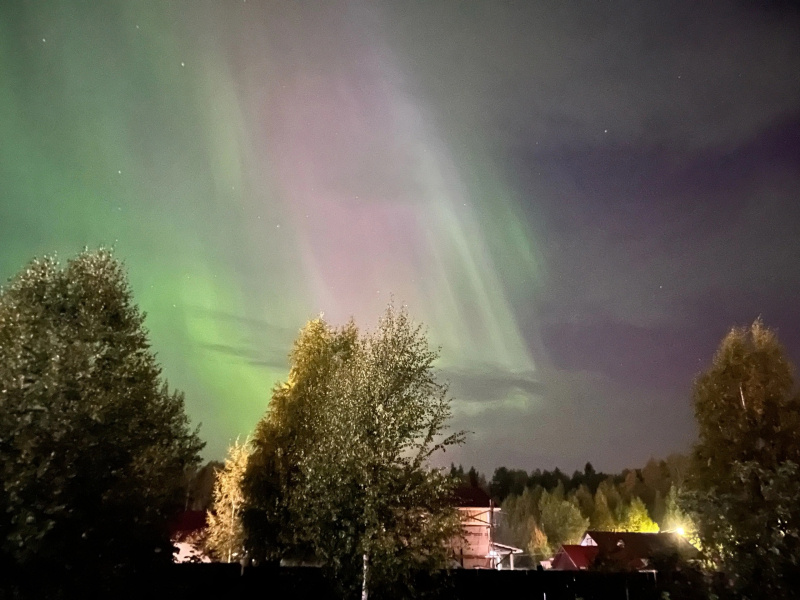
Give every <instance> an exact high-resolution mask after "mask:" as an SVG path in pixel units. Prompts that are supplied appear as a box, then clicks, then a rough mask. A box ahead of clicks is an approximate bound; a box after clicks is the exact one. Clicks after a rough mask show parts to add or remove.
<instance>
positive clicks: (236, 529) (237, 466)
mask: <svg viewBox="0 0 800 600" xmlns="http://www.w3.org/2000/svg"><path fill="white" fill-rule="evenodd" d="M249 456H250V449H249V447H248V443H247V442H245V443H243V444H242V443H239V440H236V441H235V442H234V443H233V444H232V445H231V446H230V447H229V448H228V456H227V457H226V458H225V465H224V466H223V468H222V469H221V470H219V471H218V472H217V477H216V480H215V481H214V492H213V502H212V505H211V510H210V511H209V513H208V534H207V538H206V544H205V545H206V548H207V549H208V550H209V551H210V552H211V553H212V554H213V555H214V556H216V557H217V558H219V559H221V560H223V561H225V562H234V561H237V560H239V559H240V558H241V557H242V554H243V552H244V529H243V526H242V507H243V504H244V495H243V493H242V481H243V479H244V474H245V469H246V468H247V459H248V457H249Z"/></svg>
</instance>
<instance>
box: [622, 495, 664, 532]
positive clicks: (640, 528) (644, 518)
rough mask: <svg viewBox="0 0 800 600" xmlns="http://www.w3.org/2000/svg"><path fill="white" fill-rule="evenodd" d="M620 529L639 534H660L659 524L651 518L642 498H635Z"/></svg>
mask: <svg viewBox="0 0 800 600" xmlns="http://www.w3.org/2000/svg"><path fill="white" fill-rule="evenodd" d="M618 529H619V530H620V531H635V532H638V533H658V524H657V523H656V522H655V521H653V519H651V518H650V515H649V514H648V512H647V507H646V506H645V505H644V502H642V500H641V498H633V500H631V503H630V505H629V506H628V507H627V511H626V514H625V519H624V520H623V521H622V523H620V525H619V527H618Z"/></svg>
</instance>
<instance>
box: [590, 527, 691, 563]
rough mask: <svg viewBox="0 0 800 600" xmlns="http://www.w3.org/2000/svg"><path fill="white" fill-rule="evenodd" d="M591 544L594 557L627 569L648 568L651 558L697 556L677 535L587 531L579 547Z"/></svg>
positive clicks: (688, 544) (686, 557) (682, 538)
mask: <svg viewBox="0 0 800 600" xmlns="http://www.w3.org/2000/svg"><path fill="white" fill-rule="evenodd" d="M588 538H590V539H591V541H589V539H588ZM591 542H594V544H596V545H597V548H598V555H599V556H600V557H601V559H602V560H605V561H609V562H613V563H614V564H616V565H617V566H619V567H622V568H627V569H637V570H638V569H645V568H648V567H650V566H651V565H650V563H651V561H652V560H653V559H654V558H659V557H668V556H671V555H678V556H679V557H681V558H684V559H693V558H697V557H698V556H699V554H700V553H699V551H698V550H697V548H695V547H694V546H692V545H691V544H690V543H689V542H687V541H686V539H685V538H684V537H683V536H681V535H680V534H678V533H638V532H633V531H587V532H586V534H585V535H584V536H583V540H582V541H581V545H584V546H585V545H591Z"/></svg>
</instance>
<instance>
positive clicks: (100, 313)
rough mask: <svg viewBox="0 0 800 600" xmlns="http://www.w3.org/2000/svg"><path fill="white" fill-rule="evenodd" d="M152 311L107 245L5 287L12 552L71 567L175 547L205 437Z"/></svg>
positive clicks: (0, 370)
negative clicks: (152, 326) (161, 359)
mask: <svg viewBox="0 0 800 600" xmlns="http://www.w3.org/2000/svg"><path fill="white" fill-rule="evenodd" d="M143 322H144V316H143V315H142V314H141V313H140V312H139V310H138V309H137V308H136V306H135V305H134V304H133V301H132V298H131V292H130V289H129V287H128V284H127V281H126V277H125V274H124V270H123V267H122V266H121V265H120V264H119V263H118V262H117V261H116V260H114V258H113V257H112V256H111V254H110V253H109V252H107V251H105V250H99V251H96V252H88V251H87V252H84V253H82V254H80V255H79V256H77V257H76V258H75V259H73V260H71V261H69V262H68V263H67V266H66V268H61V267H60V266H59V264H58V262H57V261H56V260H55V259H52V258H44V259H41V260H34V261H33V262H31V263H30V264H29V265H28V266H27V267H26V268H25V269H24V270H23V271H22V272H21V273H19V274H18V275H17V276H16V277H14V278H13V279H12V280H11V281H10V282H9V284H8V285H7V286H6V287H4V288H3V289H2V292H0V482H1V483H0V492H1V493H0V548H1V550H0V551H1V552H2V555H3V558H5V559H6V560H11V561H13V562H14V563H16V564H17V565H19V566H25V565H34V564H38V565H41V564H46V565H49V566H50V567H52V568H53V569H56V568H59V569H64V570H65V571H67V572H69V573H72V574H73V576H74V575H75V574H76V573H78V572H79V571H80V570H81V569H90V570H91V572H92V573H94V574H95V576H100V575H103V574H108V573H115V572H118V571H121V570H122V571H124V570H125V569H127V568H129V567H133V566H135V565H139V564H147V563H151V562H153V561H161V562H167V561H170V560H171V555H172V546H171V544H170V541H169V537H168V532H167V527H166V522H167V519H168V518H169V517H170V516H171V515H172V514H173V512H174V511H175V510H177V509H180V508H181V507H182V506H183V504H184V502H185V494H184V492H185V489H184V488H185V485H186V481H187V473H188V472H189V471H190V470H191V469H192V468H194V467H195V466H196V464H197V462H198V460H199V457H198V452H199V450H200V449H201V447H202V444H201V442H200V441H199V439H198V437H197V435H196V433H195V432H192V431H190V430H189V428H188V421H187V418H186V415H185V413H184V402H183V396H182V394H180V393H178V392H170V391H169V389H168V388H167V384H166V383H165V382H164V381H163V380H162V378H161V376H160V370H159V367H158V365H157V364H156V361H155V358H154V355H153V353H152V352H151V350H150V346H149V342H148V340H147V334H146V332H145V329H144V327H143ZM52 573H53V572H52V571H51V574H52Z"/></svg>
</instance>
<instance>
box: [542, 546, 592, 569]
mask: <svg viewBox="0 0 800 600" xmlns="http://www.w3.org/2000/svg"><path fill="white" fill-rule="evenodd" d="M596 557H597V546H581V545H579V544H564V545H563V546H561V548H560V549H559V550H558V552H556V555H555V556H554V557H553V560H552V562H551V564H550V568H551V569H555V570H556V571H586V570H587V569H589V567H590V566H591V565H592V562H593V561H594V559H595V558H596Z"/></svg>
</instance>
